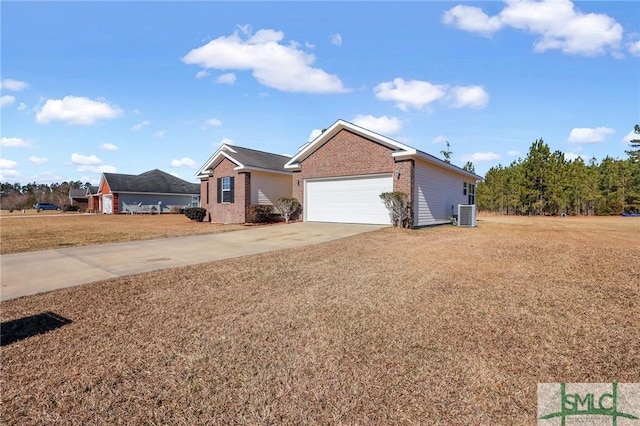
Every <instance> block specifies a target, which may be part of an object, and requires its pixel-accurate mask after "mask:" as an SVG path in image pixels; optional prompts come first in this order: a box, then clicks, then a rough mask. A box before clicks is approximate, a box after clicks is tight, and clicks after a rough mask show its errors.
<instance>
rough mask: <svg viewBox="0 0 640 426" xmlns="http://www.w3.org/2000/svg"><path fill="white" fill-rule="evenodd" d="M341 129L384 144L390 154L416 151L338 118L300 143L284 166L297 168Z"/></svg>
mask: <svg viewBox="0 0 640 426" xmlns="http://www.w3.org/2000/svg"><path fill="white" fill-rule="evenodd" d="M342 130H348V131H350V132H352V133H355V134H357V135H359V136H362V137H364V138H366V139H369V140H371V141H372V142H375V143H379V144H381V145H383V146H386V147H388V148H390V149H391V151H392V152H393V154H392V155H394V156H395V155H396V154H405V155H411V154H415V153H416V150H415V149H414V148H412V147H410V146H408V145H405V144H403V143H400V142H398V141H395V140H393V139H391V138H388V137H386V136H383V135H380V134H378V133H375V132H372V131H371V130H368V129H365V128H364V127H360V126H356V125H355V124H353V123H349V122H348V121H344V120H338V121H336V122H335V123H333V124H332V125H331V127H329V128H327V129H325V130H323V131H322V133H321V134H320V135H318V136H317V137H316V138H315V139H314V140H312V141H311V142H308V143H306V144H304V145H302V147H301V148H300V151H298V153H297V154H296V155H294V156H293V157H292V158H291V159H290V160H289V161H288V162H287V164H285V166H284V167H285V168H286V169H289V170H292V169H293V170H295V169H299V168H300V163H301V162H302V161H304V160H305V159H306V158H307V157H309V156H310V155H311V154H313V153H314V152H315V151H316V150H318V149H319V148H320V147H321V146H322V145H324V144H325V143H327V142H328V141H329V140H330V139H331V138H333V137H334V136H335V135H337V134H338V133H340V132H341V131H342Z"/></svg>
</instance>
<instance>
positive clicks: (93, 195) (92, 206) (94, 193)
mask: <svg viewBox="0 0 640 426" xmlns="http://www.w3.org/2000/svg"><path fill="white" fill-rule="evenodd" d="M98 189H99V188H98V186H97V185H91V186H89V187H88V188H87V189H86V191H87V193H86V195H87V210H88V211H90V212H97V211H98V209H100V194H98Z"/></svg>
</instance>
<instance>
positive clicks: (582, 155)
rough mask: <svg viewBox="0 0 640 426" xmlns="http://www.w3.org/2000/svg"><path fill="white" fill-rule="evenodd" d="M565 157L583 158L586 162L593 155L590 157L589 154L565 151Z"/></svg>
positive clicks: (571, 158)
mask: <svg viewBox="0 0 640 426" xmlns="http://www.w3.org/2000/svg"><path fill="white" fill-rule="evenodd" d="M564 158H565V160H567V161H573V160H575V159H577V158H582V159H583V160H584V161H585V162H586V161H589V160H590V159H591V157H589V156H588V155H585V154H576V153H575V152H565V153H564Z"/></svg>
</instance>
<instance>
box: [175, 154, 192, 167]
mask: <svg viewBox="0 0 640 426" xmlns="http://www.w3.org/2000/svg"><path fill="white" fill-rule="evenodd" d="M171 167H191V168H195V167H196V162H195V161H193V160H192V159H191V158H188V157H183V158H181V159H180V160H171Z"/></svg>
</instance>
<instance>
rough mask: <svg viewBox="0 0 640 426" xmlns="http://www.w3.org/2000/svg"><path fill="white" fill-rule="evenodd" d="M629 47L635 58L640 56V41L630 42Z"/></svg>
mask: <svg viewBox="0 0 640 426" xmlns="http://www.w3.org/2000/svg"><path fill="white" fill-rule="evenodd" d="M627 47H628V48H629V53H631V54H632V55H633V56H640V40H637V41H633V42H630V43H629V44H627Z"/></svg>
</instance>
